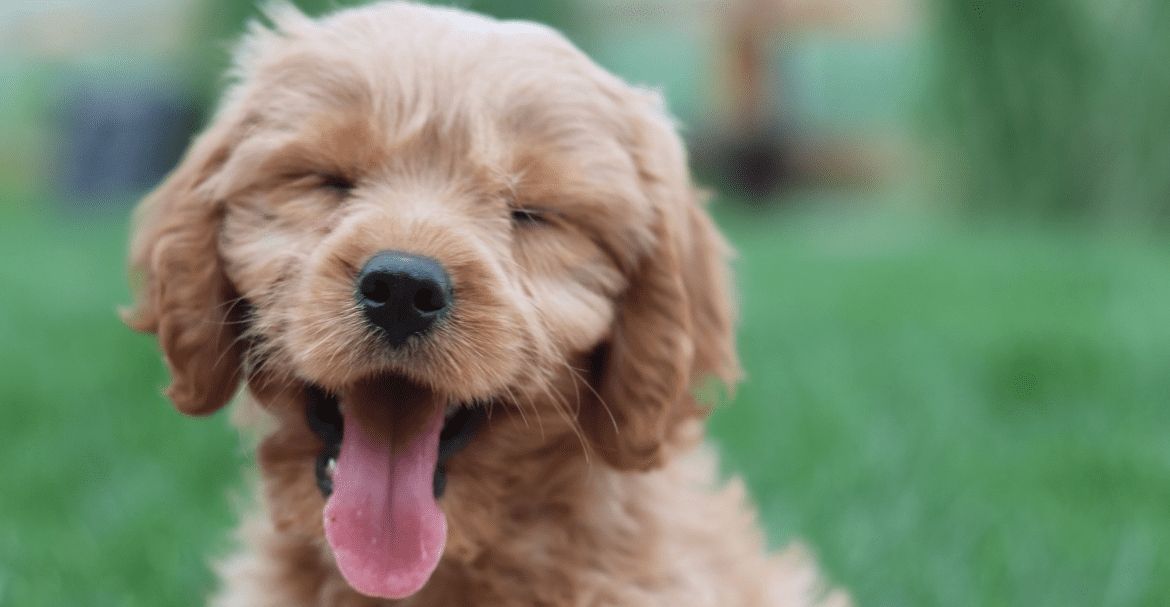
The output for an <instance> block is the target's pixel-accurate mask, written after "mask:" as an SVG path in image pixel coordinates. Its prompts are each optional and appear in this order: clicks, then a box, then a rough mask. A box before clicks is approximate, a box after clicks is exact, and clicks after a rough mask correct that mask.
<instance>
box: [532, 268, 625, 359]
mask: <svg viewBox="0 0 1170 607" xmlns="http://www.w3.org/2000/svg"><path fill="white" fill-rule="evenodd" d="M531 290H532V295H533V307H535V308H536V309H537V310H539V316H540V318H541V319H543V321H544V323H543V324H544V326H545V329H544V330H545V331H547V332H548V337H549V340H550V341H551V342H552V343H554V344H556V345H557V347H558V348H559V349H560V353H561V355H562V356H565V355H569V354H573V353H577V352H583V351H586V350H591V349H592V348H593V347H595V346H596V345H597V343H598V342H600V341H601V340H602V339H604V337H605V336H606V335H607V334H608V333H609V330H610V327H611V326H612V325H613V318H614V308H613V303H612V301H611V300H610V298H609V297H606V296H605V295H602V294H599V293H596V292H594V291H591V290H589V289H587V288H586V287H584V286H582V285H580V284H577V283H572V282H566V283H553V282H542V283H539V284H535V285H532V288H531Z"/></svg>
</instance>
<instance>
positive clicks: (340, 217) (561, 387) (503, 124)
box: [128, 3, 738, 596]
mask: <svg viewBox="0 0 1170 607" xmlns="http://www.w3.org/2000/svg"><path fill="white" fill-rule="evenodd" d="M271 18H272V21H273V23H274V27H272V28H271V29H267V28H262V27H259V26H257V27H254V28H253V29H252V31H251V32H250V33H249V35H248V37H247V38H246V40H245V42H244V44H243V45H242V47H241V50H240V52H239V54H238V57H237V67H236V70H235V76H236V81H235V84H234V85H233V86H232V87H231V89H230V90H229V91H228V93H227V94H226V96H225V98H224V100H223V103H222V105H221V107H220V110H219V111H218V113H217V114H216V116H215V118H214V120H213V121H212V124H211V125H210V126H209V127H208V129H207V130H206V132H205V133H204V134H203V135H201V136H200V137H199V139H198V140H197V141H196V142H195V143H194V144H193V145H192V147H191V149H190V150H189V151H188V153H187V156H186V157H185V159H184V160H183V162H182V164H181V165H180V166H179V167H178V168H177V169H176V170H175V172H174V173H173V174H172V175H171V176H170V177H169V178H168V179H167V181H166V182H165V183H164V184H162V186H160V187H159V189H158V190H156V191H155V192H154V193H153V194H151V195H150V196H149V197H148V198H147V199H146V200H145V201H144V202H143V204H142V206H141V208H140V209H139V213H138V218H137V229H136V233H135V235H134V238H133V243H132V249H131V262H132V266H133V267H134V268H135V269H136V270H137V271H138V272H139V273H140V274H141V275H142V277H143V283H142V285H141V288H140V291H139V297H138V301H137V303H136V305H135V307H134V309H132V310H131V311H130V312H129V313H128V322H129V323H130V324H131V326H133V327H134V328H136V329H138V330H141V331H147V332H152V333H157V335H158V339H159V343H160V345H161V347H162V349H163V352H164V354H165V357H166V360H167V363H168V366H169V368H170V370H171V374H172V385H171V387H170V388H169V390H168V395H169V397H170V398H171V400H172V401H173V402H174V404H175V406H176V407H178V408H179V409H180V410H181V411H183V412H185V413H191V414H203V413H210V412H213V411H215V410H217V409H218V408H220V407H222V406H223V405H224V404H225V402H226V401H228V400H229V399H230V398H231V396H232V395H233V393H234V392H235V391H236V389H237V387H238V385H237V384H238V383H239V382H240V381H241V380H245V381H247V383H248V385H249V388H250V389H251V391H252V392H253V394H254V395H255V396H256V397H257V400H258V401H260V402H261V403H262V404H263V405H265V406H266V407H268V408H269V409H270V410H273V412H274V413H275V414H276V415H277V416H278V417H280V418H281V419H283V420H285V422H286V423H287V424H288V425H290V426H297V427H301V428H303V426H304V423H303V419H304V408H305V407H306V406H307V405H311V404H313V403H314V402H316V401H321V400H322V399H325V400H333V401H336V402H339V403H340V412H341V413H342V415H343V418H344V432H339V435H340V436H341V437H342V438H340V451H339V452H338V453H335V454H334V455H335V456H336V457H337V460H336V462H335V464H334V463H332V462H331V463H330V466H331V468H330V470H331V471H332V466H333V465H336V476H335V477H331V481H332V485H333V487H332V490H333V494H332V497H331V498H330V500H329V505H328V507H327V508H326V510H325V513H326V515H325V523H324V531H325V534H326V535H327V536H328V537H329V540H330V543H331V545H332V547H333V551H334V553H335V555H336V556H337V558H338V562H339V565H341V567H342V571H343V573H345V574H346V577H347V579H349V580H350V582H351V583H352V584H353V585H354V586H355V587H357V588H358V589H359V590H362V591H363V592H366V593H367V594H381V595H385V596H403V595H406V594H410V593H412V592H414V591H415V590H417V589H418V587H420V586H421V584H422V583H425V581H426V578H427V576H429V575H430V571H431V570H432V569H433V567H434V563H435V562H437V559H438V558H439V553H440V552H441V549H442V537H443V536H444V535H445V532H446V527H445V521H444V519H443V516H442V512H441V511H440V510H439V508H438V506H437V505H436V504H435V503H434V499H433V497H429V495H430V492H431V491H432V487H431V485H430V484H429V483H430V482H431V481H430V474H431V473H435V474H438V473H437V472H434V471H435V469H436V466H438V467H439V468H442V466H443V462H444V461H445V460H443V459H442V456H437V455H436V454H435V451H436V450H438V451H442V450H443V449H444V448H445V446H444V445H445V444H446V443H444V442H443V441H444V440H446V438H447V437H448V434H449V433H448V432H447V431H446V429H445V428H444V419H446V420H447V421H448V422H449V421H450V419H451V416H450V415H447V416H446V418H445V417H444V415H445V413H448V412H450V411H452V410H458V409H461V408H474V407H482V406H485V405H489V404H490V406H491V407H492V408H493V409H495V408H503V409H505V410H507V409H518V410H519V409H522V408H526V409H527V410H528V411H530V412H532V413H533V414H535V415H538V416H539V415H543V414H544V413H545V412H551V413H553V414H554V415H552V416H550V417H549V419H550V420H558V419H559V420H561V421H562V422H563V424H564V426H565V427H566V428H571V429H573V430H576V431H578V432H580V434H582V435H583V436H584V437H585V438H586V441H585V443H586V445H587V448H588V450H589V451H593V452H596V453H598V454H599V455H600V456H601V457H602V458H603V459H604V460H605V461H606V462H608V463H609V464H610V465H612V466H615V467H617V468H621V469H632V470H633V469H637V470H641V469H648V468H652V467H654V466H656V465H658V464H660V463H661V462H662V461H663V458H664V457H665V456H666V455H667V454H668V453H669V448H670V446H671V445H672V444H674V441H675V440H676V437H675V434H676V430H677V429H678V428H679V427H680V425H681V423H682V422H683V421H684V420H686V419H688V418H690V417H693V416H695V415H696V414H698V413H699V411H700V409H699V408H698V407H697V406H696V405H695V402H694V400H693V399H692V398H691V396H690V393H689V389H690V388H691V387H693V386H694V385H695V383H696V382H698V381H699V380H701V379H703V378H704V377H707V376H712V375H713V376H715V377H717V378H719V379H722V380H723V381H725V382H728V383H730V382H732V381H734V379H735V378H736V376H737V374H738V365H737V361H736V358H735V354H734V344H733V335H732V333H733V331H732V312H731V306H730V303H729V301H728V299H727V298H728V296H729V295H728V294H729V286H728V284H727V276H726V272H725V265H726V258H727V254H728V251H727V247H726V246H725V245H724V243H723V241H722V239H721V238H720V237H719V235H718V234H717V232H716V231H715V230H714V228H713V226H712V224H711V222H710V220H709V219H708V218H707V216H706V214H705V212H704V211H703V209H702V206H701V203H700V201H699V200H698V199H697V197H696V194H695V191H694V189H693V188H692V186H691V183H690V180H689V177H688V173H687V169H686V160H685V154H684V151H683V147H682V144H681V142H680V140H679V138H678V137H677V135H676V134H675V132H674V129H673V127H672V125H671V122H670V120H669V118H668V117H667V116H666V114H665V112H664V110H663V108H662V104H661V102H660V100H659V99H658V97H657V96H656V95H653V94H650V93H647V92H644V91H640V90H637V89H634V88H632V87H630V86H628V85H626V84H624V83H622V82H620V81H619V80H617V79H616V78H614V77H612V76H611V75H609V74H607V73H605V72H604V71H603V70H601V69H600V68H598V67H597V66H596V65H594V64H593V63H591V62H590V61H589V60H588V59H587V58H585V57H584V56H583V55H582V54H581V53H579V52H578V51H577V50H576V49H574V48H573V47H572V46H571V45H570V44H569V43H568V42H566V41H565V40H564V39H563V38H562V37H560V36H559V35H557V34H555V33H554V32H552V31H550V30H548V29H546V28H543V27H539V26H536V25H531V24H523V23H509V22H497V21H493V20H489V19H486V18H483V17H479V16H475V15H471V14H468V13H463V12H458V11H454V10H449V9H436V8H428V7H423V6H417V5H411V4H401V3H385V4H378V5H374V6H370V7H367V8H362V9H355V10H349V11H343V12H341V13H338V14H336V15H334V16H332V17H329V18H326V19H323V20H320V21H314V20H310V19H308V18H306V17H304V16H302V15H300V14H299V13H296V12H295V11H293V10H291V9H278V10H276V11H274V12H273V14H272V15H271ZM308 395H316V396H308ZM533 431H534V432H535V430H533ZM290 432H291V431H290ZM302 434H303V433H302ZM320 434H321V433H320V432H318V435H320ZM301 436H302V435H298V434H296V433H291V434H288V435H287V436H286V440H285V442H286V443H290V442H291V443H296V442H298V441H300V442H303V443H304V447H303V448H301V450H300V451H298V452H297V453H298V457H300V458H301V460H298V461H299V462H300V463H301V465H299V466H293V467H291V468H289V469H288V470H286V472H287V474H291V475H294V476H298V478H299V477H305V479H302V480H303V482H300V481H296V480H293V479H289V481H288V482H289V483H290V484H294V485H296V484H297V483H298V482H300V484H299V485H297V486H306V485H307V486H310V487H311V486H312V478H311V476H312V466H309V465H304V464H305V462H310V461H312V459H313V457H314V456H315V455H316V453H317V452H319V451H320V450H321V445H320V442H318V441H314V440H313V438H312V435H308V438H306V439H304V440H302V438H301ZM548 436H549V439H550V440H553V438H554V437H557V436H559V435H558V434H557V433H555V432H550V433H549V434H548ZM319 437H320V436H319ZM461 438H464V439H465V438H467V437H461ZM471 440H472V441H473V442H474V441H475V438H474V437H472V438H471ZM436 443H437V444H436ZM293 451H296V449H295V448H294V449H293ZM379 453H381V454H382V456H380V457H379V456H378V454H379ZM263 455H264V454H263V453H262V454H261V456H262V459H263ZM448 455H449V454H448ZM470 456H471V453H470V452H469V453H468V454H467V455H466V457H470ZM436 458H438V459H436ZM262 463H263V462H262ZM428 468H429V469H428ZM372 477H385V478H383V480H381V481H377V482H375V481H372V480H370V479H371V478H372ZM386 478H389V480H386ZM436 478H437V477H436ZM358 479H360V482H359V480H358ZM419 479H422V480H419ZM378 483H383V484H385V483H390V484H393V485H395V487H390V488H387V487H381V486H380V485H378ZM423 484H426V486H425V487H423ZM371 486H373V487H374V488H373V489H370V487H371ZM424 489H425V491H424ZM433 491H434V493H435V494H439V493H441V487H440V485H439V483H438V481H437V480H436V481H435V485H434V488H433ZM371 492H372V493H371ZM421 493H427V495H421ZM298 495H299V494H298ZM402 495H406V496H407V497H405V498H402V497H401V496H402ZM396 496H397V497H396ZM301 498H302V499H301V501H302V502H304V503H307V504H309V506H307V507H306V508H305V509H304V512H301V511H300V510H297V509H296V508H292V510H293V511H295V512H298V513H300V514H299V515H300V516H305V517H311V516H316V517H318V520H320V519H319V517H320V516H321V514H320V512H321V510H320V507H321V505H320V501H319V498H318V501H317V502H315V504H316V506H315V507H316V511H315V512H316V514H313V504H314V502H312V500H309V498H307V497H304V496H303V495H302V496H301ZM396 500H397V501H396ZM403 500H405V501H403ZM428 500H430V501H428ZM362 505H364V509H363V507H362ZM450 506H451V505H448V504H445V505H444V508H448V507H450ZM395 509H398V510H395ZM406 511H410V512H412V514H410V515H409V516H407V515H400V516H398V517H397V518H398V519H409V520H408V523H406V524H405V525H406V527H403V528H395V529H393V530H392V531H394V533H395V534H396V537H399V538H401V537H407V536H409V537H412V538H414V539H416V540H417V542H416V544H417V545H418V546H422V548H421V549H418V550H415V549H414V548H410V549H402V550H398V549H375V548H370V547H369V546H368V545H366V544H365V543H363V542H365V540H363V539H362V536H363V534H364V535H365V536H366V539H369V537H372V535H376V533H374V532H373V531H371V529H373V528H375V527H378V526H379V523H378V521H377V520H361V519H362V518H363V517H366V518H368V517H369V516H375V518H376V517H378V516H382V515H386V514H388V513H390V512H396V513H399V514H401V513H402V512H406ZM361 512H364V513H365V514H361ZM371 512H372V513H373V515H371V514H370V513H371ZM411 517H413V518H411ZM382 526H383V527H384V526H385V525H382ZM379 539H382V538H375V540H379ZM375 543H376V542H375ZM398 543H401V542H398ZM383 548H384V547H383ZM378 550H381V553H379V554H374V553H375V552H377V551H378ZM387 571H392V572H395V573H396V574H401V575H397V577H396V578H395V580H393V581H386V579H384V578H386V576H385V575H384V574H385V573H386V572H387ZM391 577H395V576H391Z"/></svg>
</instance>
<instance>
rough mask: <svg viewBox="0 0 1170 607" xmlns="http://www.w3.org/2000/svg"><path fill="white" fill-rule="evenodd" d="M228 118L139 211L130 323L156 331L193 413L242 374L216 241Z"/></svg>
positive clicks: (219, 397) (230, 390)
mask: <svg viewBox="0 0 1170 607" xmlns="http://www.w3.org/2000/svg"><path fill="white" fill-rule="evenodd" d="M231 130H232V129H230V128H229V127H228V126H227V125H226V124H225V125H223V126H220V127H216V126H213V127H212V128H211V129H210V130H208V131H207V132H206V133H205V134H203V135H202V136H200V137H199V138H198V139H197V140H196V141H195V143H194V144H193V145H192V146H191V148H190V149H189V150H188V151H187V154H186V156H185V157H184V158H183V161H182V162H181V163H180V164H179V166H178V168H176V169H175V170H174V171H173V172H172V173H171V174H170V175H169V176H168V177H167V179H166V181H164V182H163V183H162V185H160V186H159V187H158V189H156V190H155V191H154V192H152V193H151V194H150V195H149V196H147V197H146V199H145V200H143V201H142V203H141V204H140V205H139V207H138V209H137V210H136V212H135V221H134V224H135V228H134V233H133V236H132V239H131V245H130V267H131V273H132V274H134V275H137V276H136V277H140V280H141V283H140V284H139V285H138V288H137V295H136V302H135V304H134V306H133V307H132V308H131V309H129V310H125V311H124V312H123V320H124V321H125V322H126V324H127V325H129V326H130V327H131V328H132V329H134V330H136V331H142V332H145V333H155V334H157V335H158V342H159V345H160V347H161V348H162V351H163V356H164V357H165V359H166V363H167V367H168V368H169V369H170V372H171V385H170V387H169V388H168V389H167V392H166V393H167V396H168V397H169V398H170V399H171V401H172V402H173V403H174V405H175V407H176V408H177V409H179V411H182V412H183V413H186V414H189V415H205V414H209V413H212V412H214V411H216V410H217V409H219V408H220V407H222V406H223V405H224V404H226V403H227V401H228V400H229V399H230V398H231V397H232V395H233V394H234V393H235V391H236V388H237V387H238V384H239V377H240V371H239V367H240V346H239V345H238V344H237V343H236V341H237V340H236V332H235V331H234V330H233V327H232V319H231V316H232V310H231V308H232V307H234V306H232V305H230V303H229V302H233V301H234V298H235V293H234V292H233V289H232V286H231V284H230V283H229V282H228V280H227V278H226V277H225V276H224V273H223V268H222V262H221V261H220V258H219V252H218V247H217V240H218V234H219V223H220V215H221V213H222V204H221V203H220V201H219V200H217V199H216V196H215V195H214V191H213V187H212V185H213V184H212V181H213V180H214V177H215V175H216V174H217V171H218V170H219V169H220V168H221V167H222V166H223V164H224V162H225V161H226V159H227V157H228V155H229V153H230V150H231V143H230V137H231V132H230V131H231Z"/></svg>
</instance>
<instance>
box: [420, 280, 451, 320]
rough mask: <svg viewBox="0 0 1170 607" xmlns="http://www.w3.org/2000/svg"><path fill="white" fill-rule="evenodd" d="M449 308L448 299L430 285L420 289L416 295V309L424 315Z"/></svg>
mask: <svg viewBox="0 0 1170 607" xmlns="http://www.w3.org/2000/svg"><path fill="white" fill-rule="evenodd" d="M445 307H447V298H446V297H444V296H443V294H442V293H441V292H439V290H438V289H436V288H434V287H431V286H429V285H424V286H422V287H421V288H419V290H418V292H417V293H415V294H414V309H416V310H418V311H419V312H422V313H424V314H426V313H429V312H438V311H439V310H442V309H443V308H445Z"/></svg>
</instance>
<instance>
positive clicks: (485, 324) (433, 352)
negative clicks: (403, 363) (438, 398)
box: [416, 279, 536, 399]
mask: <svg viewBox="0 0 1170 607" xmlns="http://www.w3.org/2000/svg"><path fill="white" fill-rule="evenodd" d="M457 284H459V283H457ZM463 284H464V285H466V286H465V287H463V288H461V289H460V291H458V292H459V293H461V294H462V296H460V295H457V303H456V309H455V312H454V314H453V316H452V317H451V319H450V320H449V322H448V324H446V325H445V326H442V327H440V328H439V330H438V331H437V332H436V333H435V334H434V335H433V336H432V337H431V338H430V340H429V344H428V347H427V348H424V349H423V350H422V351H421V357H420V360H418V361H416V362H417V363H419V364H420V365H421V366H422V367H424V368H425V370H426V371H427V372H429V373H431V374H433V376H434V378H435V379H436V380H437V381H439V382H442V384H443V385H445V386H446V387H447V388H448V389H449V390H450V391H451V392H452V395H453V396H455V397H457V398H462V399H470V398H482V397H484V396H488V395H491V394H496V393H498V392H499V391H500V390H501V389H503V388H504V387H506V386H509V385H511V384H513V383H515V381H516V378H517V377H519V376H521V375H522V374H523V373H524V372H525V368H530V367H531V365H532V363H533V362H534V358H535V355H534V352H533V344H534V342H535V340H536V336H535V335H534V334H533V333H532V330H531V327H530V323H528V322H526V315H525V313H524V312H523V310H522V309H521V308H520V307H519V306H518V305H516V303H515V302H516V301H518V298H517V296H516V295H515V294H512V293H510V292H509V291H508V290H507V289H505V288H503V287H501V286H500V282H497V281H491V280H482V279H481V280H480V281H477V282H475V283H474V284H473V283H470V282H467V283H463Z"/></svg>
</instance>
